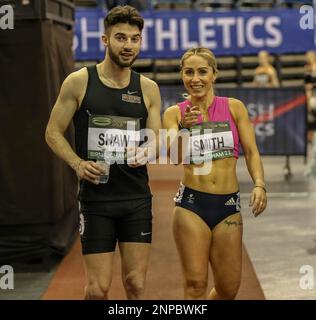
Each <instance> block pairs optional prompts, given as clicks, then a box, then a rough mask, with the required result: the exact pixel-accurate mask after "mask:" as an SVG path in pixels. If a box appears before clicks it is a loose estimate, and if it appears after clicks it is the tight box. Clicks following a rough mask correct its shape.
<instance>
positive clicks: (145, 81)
mask: <svg viewBox="0 0 316 320" xmlns="http://www.w3.org/2000/svg"><path fill="white" fill-rule="evenodd" d="M140 84H141V87H142V89H143V90H145V91H146V90H153V89H154V90H157V89H159V88H158V85H157V83H156V82H155V81H154V80H152V79H149V78H148V77H145V76H144V75H142V74H141V75H140Z"/></svg>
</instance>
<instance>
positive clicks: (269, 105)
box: [160, 86, 307, 156]
mask: <svg viewBox="0 0 316 320" xmlns="http://www.w3.org/2000/svg"><path fill="white" fill-rule="evenodd" d="M160 91H161V96H162V98H163V108H164V109H166V108H168V107H169V106H171V105H174V104H176V103H177V102H180V101H183V100H184V98H183V97H182V94H183V93H184V92H185V89H184V88H183V87H181V86H161V87H160ZM216 95H218V96H227V97H234V98H236V99H239V100H241V101H243V103H244V104H245V106H246V107H247V109H248V114H249V117H250V119H251V121H252V123H253V125H254V129H255V133H256V140H257V144H258V148H259V151H260V154H261V155H302V156H305V155H306V151H307V149H306V148H307V142H306V97H305V93H304V91H303V89H302V88H278V89H257V88H256V89H250V88H249V89H248V88H244V89H241V88H238V89H216Z"/></svg>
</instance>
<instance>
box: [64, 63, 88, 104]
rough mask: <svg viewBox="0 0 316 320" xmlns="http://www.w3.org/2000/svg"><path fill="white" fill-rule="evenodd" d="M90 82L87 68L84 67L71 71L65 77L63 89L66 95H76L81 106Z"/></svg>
mask: <svg viewBox="0 0 316 320" xmlns="http://www.w3.org/2000/svg"><path fill="white" fill-rule="evenodd" d="M87 83H88V71H87V68H82V69H79V70H77V71H74V72H72V73H70V74H69V75H68V76H67V78H66V79H65V81H64V83H63V86H62V90H63V93H64V94H66V95H71V96H72V97H74V98H75V99H76V100H77V102H78V105H79V106H80V104H81V102H82V100H83V97H84V95H85V92H86V88H87Z"/></svg>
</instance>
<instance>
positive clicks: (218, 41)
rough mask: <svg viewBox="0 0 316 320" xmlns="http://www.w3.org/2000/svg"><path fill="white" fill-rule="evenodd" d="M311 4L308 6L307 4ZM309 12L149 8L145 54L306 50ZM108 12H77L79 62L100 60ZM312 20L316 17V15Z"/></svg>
mask: <svg viewBox="0 0 316 320" xmlns="http://www.w3.org/2000/svg"><path fill="white" fill-rule="evenodd" d="M306 7H308V6H306ZM306 12H307V11H304V10H303V11H302V10H301V11H300V10H294V9H293V10H285V9H275V10H268V11H264V10H261V11H246V12H245V11H237V10H235V11H227V12H216V11H215V12H203V11H181V12H179V11H148V12H143V13H142V15H143V17H144V18H145V26H144V30H143V42H142V52H141V55H140V57H142V58H178V57H180V56H181V55H182V54H183V52H184V51H185V50H187V49H189V48H192V47H196V46H204V47H207V48H209V49H211V50H213V51H214V53H215V55H245V54H256V53H258V51H260V50H268V51H269V52H271V53H277V54H281V53H295V52H304V51H307V50H311V49H313V48H314V31H313V30H312V27H313V26H310V23H309V20H308V19H309V18H308V17H309V16H308V15H307V13H306ZM104 16H105V12H104V11H102V10H101V9H86V8H85V9H80V8H79V9H77V10H76V34H75V39H74V50H75V55H76V60H101V59H103V57H104V46H103V44H102V42H101V40H100V38H101V35H102V33H103V29H104V27H103V19H104ZM312 18H313V17H312Z"/></svg>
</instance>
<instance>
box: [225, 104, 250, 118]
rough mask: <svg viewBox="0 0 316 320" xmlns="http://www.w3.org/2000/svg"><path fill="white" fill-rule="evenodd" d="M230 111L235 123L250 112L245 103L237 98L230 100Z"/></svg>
mask: <svg viewBox="0 0 316 320" xmlns="http://www.w3.org/2000/svg"><path fill="white" fill-rule="evenodd" d="M228 104H229V110H230V112H231V114H232V116H233V118H234V119H235V121H236V120H237V119H238V118H239V117H240V116H243V115H245V114H248V111H247V109H246V107H245V105H244V103H243V102H242V101H240V100H238V99H236V98H228Z"/></svg>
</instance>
